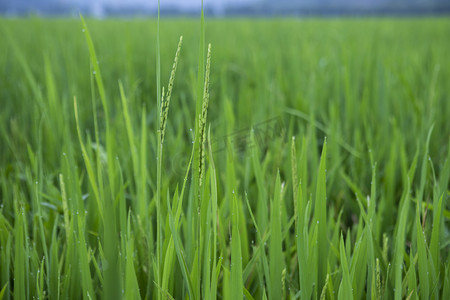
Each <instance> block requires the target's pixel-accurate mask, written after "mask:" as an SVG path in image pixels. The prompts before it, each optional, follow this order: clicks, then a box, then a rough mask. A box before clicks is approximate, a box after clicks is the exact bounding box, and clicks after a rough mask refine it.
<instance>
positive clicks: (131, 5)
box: [0, 0, 450, 18]
mask: <svg viewBox="0 0 450 300" xmlns="http://www.w3.org/2000/svg"><path fill="white" fill-rule="evenodd" d="M157 5H158V1H157V0H151V1H149V0H127V1H123V0H0V14H2V15H7V16H21V15H30V14H34V15H44V16H51V15H65V16H78V13H80V12H81V13H82V14H84V15H90V16H93V17H97V18H103V17H108V16H113V17H114V16H116V17H127V16H147V15H155V14H156V13H157ZM200 6H201V0H163V1H161V14H164V15H175V16H176V15H188V16H189V15H197V14H198V12H199V8H200ZM204 7H205V11H206V13H207V14H208V15H209V16H217V17H221V16H283V15H292V16H308V15H315V16H317V15H323V16H336V15H337V16H339V15H384V14H387V15H427V14H428V15H430V14H433V15H435V14H447V13H449V12H450V0H210V1H204Z"/></svg>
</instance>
